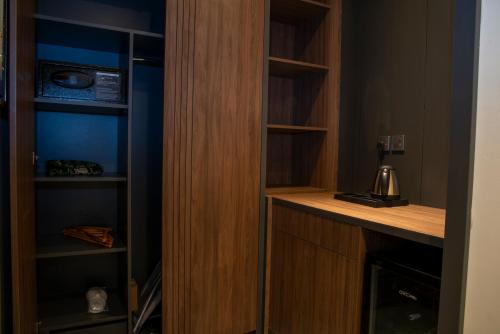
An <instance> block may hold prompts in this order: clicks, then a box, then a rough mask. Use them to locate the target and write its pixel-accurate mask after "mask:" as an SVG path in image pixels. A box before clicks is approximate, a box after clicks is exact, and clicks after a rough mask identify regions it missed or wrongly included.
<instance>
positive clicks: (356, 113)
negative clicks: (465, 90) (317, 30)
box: [339, 0, 453, 208]
mask: <svg viewBox="0 0 500 334" xmlns="http://www.w3.org/2000/svg"><path fill="white" fill-rule="evenodd" d="M344 2H345V6H344V7H345V11H344V18H343V22H344V26H343V32H344V39H343V55H342V56H343V62H342V108H341V126H340V128H341V132H340V164H339V190H340V191H351V192H352V191H366V190H367V189H369V187H370V186H371V183H372V181H373V180H372V179H373V176H374V174H375V170H376V168H377V152H376V144H377V138H378V136H381V135H396V134H405V135H406V152H405V153H404V154H397V153H396V154H392V155H389V156H387V157H386V161H385V163H387V164H390V165H393V166H394V167H396V169H397V172H398V178H399V181H400V182H399V184H400V189H401V193H402V195H403V196H404V197H406V198H408V199H409V200H410V201H411V202H412V203H415V204H422V205H429V206H435V207H440V208H444V206H445V201H446V184H447V173H448V151H449V117H450V112H451V107H450V101H451V63H452V58H451V45H452V33H451V28H452V27H451V25H452V9H453V8H452V3H451V1H450V0H437V1H431V0H428V1H416V0H405V1H394V0H382V1H378V2H376V3H375V2H372V1H365V0H354V1H351V0H344Z"/></svg>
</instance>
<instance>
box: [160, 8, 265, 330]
mask: <svg viewBox="0 0 500 334" xmlns="http://www.w3.org/2000/svg"><path fill="white" fill-rule="evenodd" d="M167 36H168V38H167V45H166V61H167V62H166V73H167V77H168V78H169V80H167V81H166V91H165V101H166V104H165V135H166V136H165V144H164V147H165V151H164V152H165V156H164V157H165V159H164V176H165V178H164V180H163V182H164V183H163V191H164V192H163V194H164V198H165V201H164V206H163V222H164V223H163V261H164V262H163V277H164V280H163V293H164V299H163V300H164V304H163V312H164V319H163V321H164V326H163V332H164V333H229V334H232V333H247V332H250V331H253V330H255V329H256V326H257V325H256V319H257V278H258V274H257V267H258V244H259V240H258V231H259V211H260V208H259V205H260V175H261V172H260V166H261V149H262V144H261V126H262V69H263V57H264V56H263V45H264V41H263V36H264V1H255V0H172V1H167Z"/></svg>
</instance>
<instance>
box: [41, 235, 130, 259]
mask: <svg viewBox="0 0 500 334" xmlns="http://www.w3.org/2000/svg"><path fill="white" fill-rule="evenodd" d="M113 237H114V243H113V247H112V248H106V247H102V246H98V245H93V244H91V243H88V242H85V241H83V240H79V239H76V238H71V237H66V236H64V235H62V234H57V235H51V236H48V237H45V238H41V239H39V240H38V241H37V255H36V257H37V258H38V259H49V258H56V257H67V256H82V255H99V254H111V253H121V252H126V251H127V247H126V246H125V245H124V244H123V242H122V241H121V240H120V239H119V238H117V237H116V236H113Z"/></svg>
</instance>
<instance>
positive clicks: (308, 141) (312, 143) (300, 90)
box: [266, 1, 342, 190]
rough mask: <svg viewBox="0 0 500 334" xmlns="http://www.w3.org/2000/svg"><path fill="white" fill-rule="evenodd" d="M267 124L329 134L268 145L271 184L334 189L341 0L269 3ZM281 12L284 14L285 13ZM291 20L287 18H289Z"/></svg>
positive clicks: (273, 138) (275, 138) (280, 138)
mask: <svg viewBox="0 0 500 334" xmlns="http://www.w3.org/2000/svg"><path fill="white" fill-rule="evenodd" d="M291 5H293V6H292V7H294V8H295V9H297V8H298V7H297V6H299V7H300V6H302V5H307V6H315V8H316V9H318V8H319V9H320V12H321V13H317V15H314V16H313V17H309V18H308V19H307V20H299V21H296V20H292V21H291V22H290V20H280V19H278V17H279V11H280V10H282V11H283V13H285V12H287V11H288V9H287V8H289V6H291ZM271 7H272V8H273V9H272V10H273V12H272V15H271V23H270V48H269V52H270V58H269V59H270V77H269V84H268V86H269V101H268V110H269V112H268V124H289V125H295V126H308V127H319V128H324V129H326V131H325V132H326V133H324V134H321V135H318V133H314V132H309V133H307V134H301V135H300V136H296V135H295V134H294V135H293V137H292V136H290V135H286V134H283V133H281V134H275V133H273V134H272V135H269V136H268V140H267V148H268V149H267V181H266V182H267V185H268V186H274V185H283V186H285V185H288V186H313V187H321V188H327V189H331V190H334V189H336V175H337V172H336V170H337V167H336V166H337V150H338V114H339V106H340V99H339V95H340V83H339V81H340V71H339V70H338V69H339V67H340V41H341V18H342V13H341V7H342V5H341V1H332V2H330V3H328V4H327V5H323V4H321V3H306V2H299V1H297V2H291V1H278V2H276V3H275V4H274V7H273V2H271ZM283 13H282V14H283ZM287 15H288V14H287Z"/></svg>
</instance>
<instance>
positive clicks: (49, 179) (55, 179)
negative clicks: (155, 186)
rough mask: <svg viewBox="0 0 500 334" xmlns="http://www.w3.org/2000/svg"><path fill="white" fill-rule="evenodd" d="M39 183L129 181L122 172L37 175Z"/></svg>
mask: <svg viewBox="0 0 500 334" xmlns="http://www.w3.org/2000/svg"><path fill="white" fill-rule="evenodd" d="M35 182H38V183H64V182H72V183H86V182H87V183H98V182H127V177H126V176H123V175H122V174H116V173H104V174H103V175H102V176H46V175H37V176H36V177H35Z"/></svg>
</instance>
